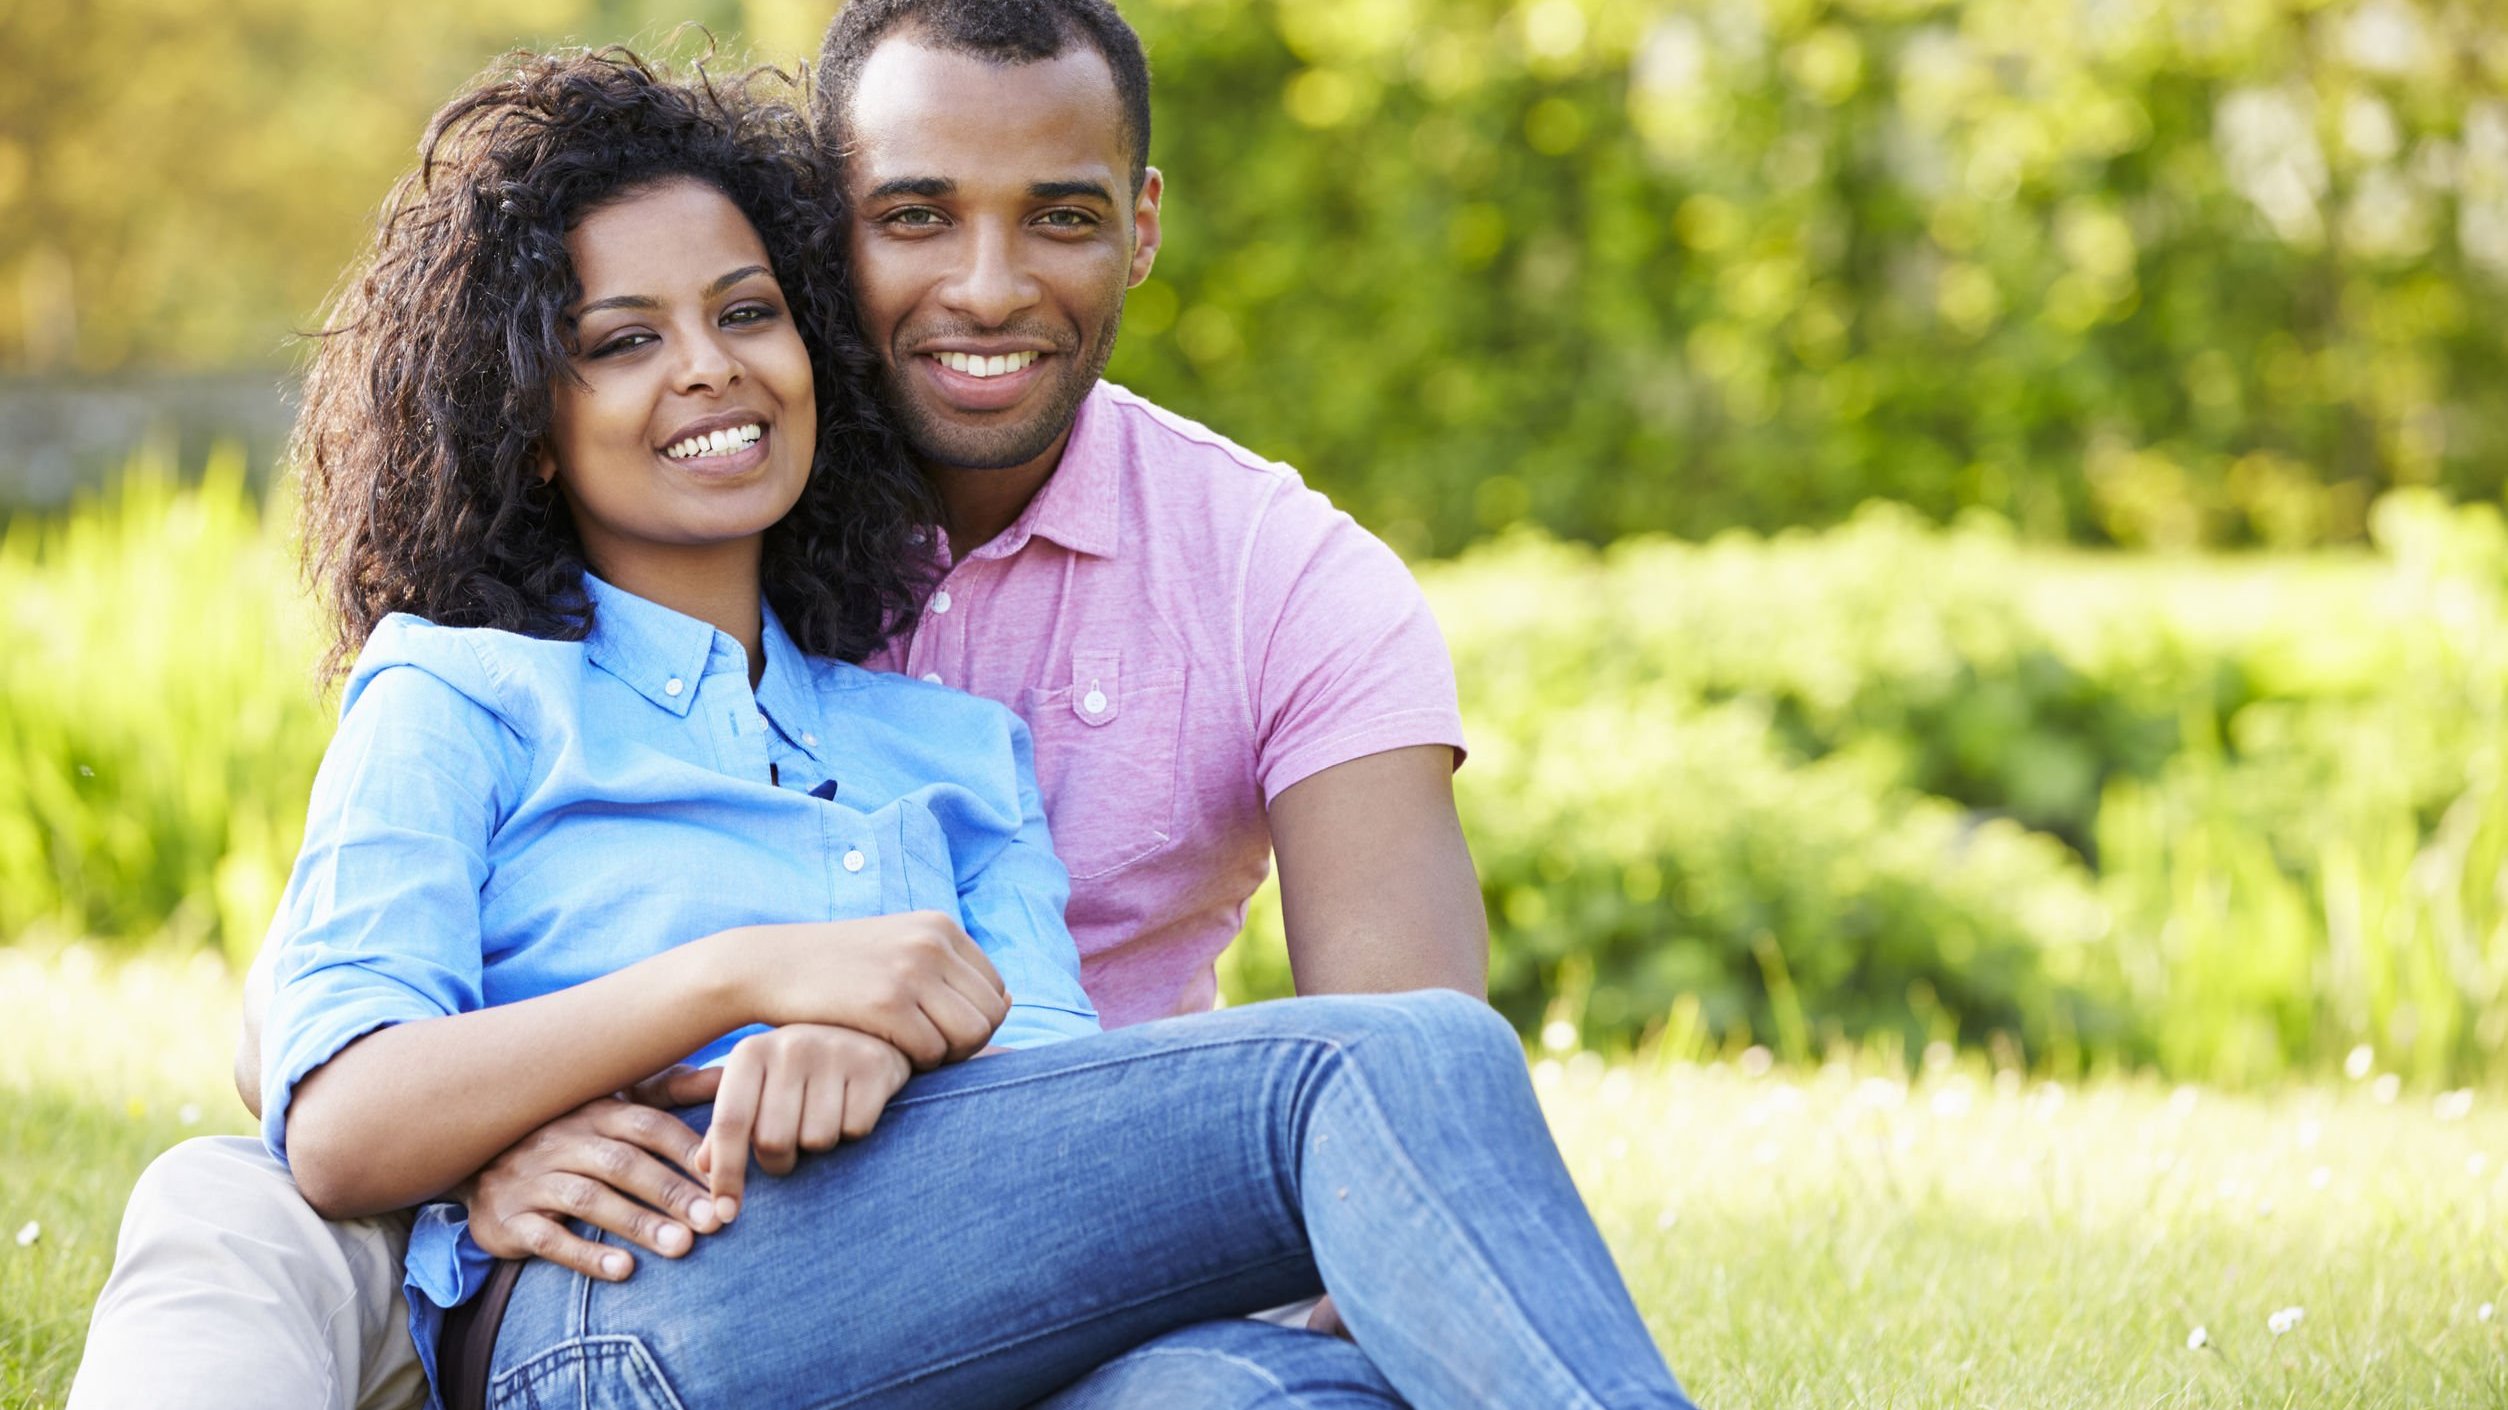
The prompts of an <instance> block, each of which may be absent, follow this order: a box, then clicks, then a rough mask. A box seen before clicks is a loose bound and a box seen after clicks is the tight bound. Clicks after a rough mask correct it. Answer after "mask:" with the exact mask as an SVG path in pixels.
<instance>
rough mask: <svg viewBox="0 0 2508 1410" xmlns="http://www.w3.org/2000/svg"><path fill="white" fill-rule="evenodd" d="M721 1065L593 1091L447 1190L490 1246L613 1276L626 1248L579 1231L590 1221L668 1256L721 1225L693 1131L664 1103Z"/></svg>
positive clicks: (624, 1268) (693, 1090) (626, 1260)
mask: <svg viewBox="0 0 2508 1410" xmlns="http://www.w3.org/2000/svg"><path fill="white" fill-rule="evenodd" d="M721 1078H722V1072H721V1071H720V1069H716V1068H707V1069H704V1070H702V1071H699V1070H695V1069H691V1068H685V1067H675V1068H672V1069H671V1070H670V1071H668V1072H665V1073H662V1074H661V1075H660V1076H658V1077H654V1078H651V1079H649V1080H648V1081H646V1082H643V1083H639V1084H638V1085H637V1087H636V1089H635V1091H634V1092H633V1093H632V1094H630V1095H629V1097H628V1098H625V1099H622V1098H620V1097H596V1098H594V1099H593V1100H591V1101H589V1102H586V1103H584V1104H583V1105H582V1106H579V1107H577V1108H575V1109H574V1110H573V1111H570V1112H568V1113H567V1114H566V1115H564V1116H561V1117H559V1118H558V1119H556V1120H555V1121H552V1122H550V1123H549V1124H548V1125H546V1126H543V1127H541V1128H540V1129H539V1130H537V1131H534V1132H532V1133H531V1134H530V1135H528V1136H525V1137H524V1138H523V1139H522V1140H520V1141H517V1142H516V1143H514V1145H513V1146H511V1147H510V1148H508V1149H507V1150H506V1151H505V1153H504V1154H502V1155H500V1156H498V1157H497V1158H496V1159H494V1160H492V1161H489V1162H488V1164H487V1166H486V1167H485V1168H484V1169H482V1170H481V1171H480V1172H479V1173H478V1174H477V1175H474V1176H472V1177H471V1178H470V1179H469V1180H468V1181H466V1182H464V1183H463V1184H462V1185H461V1186H460V1187H459V1188H458V1189H456V1190H455V1191H454V1195H455V1197H456V1198H458V1199H460V1200H461V1202H462V1203H463V1204H464V1205H466V1206H468V1208H469V1211H470V1236H471V1238H473V1239H474V1240H476V1241H477V1242H478V1244H479V1247H481V1248H483V1249H485V1250H487V1251H488V1253H489V1254H490V1256H492V1257H496V1258H534V1257H536V1258H545V1259H547V1260H548V1261H550V1262H551V1263H556V1264H561V1265H563V1266H565V1267H567V1268H571V1269H573V1270H575V1271H576V1272H578V1273H582V1274H584V1275H586V1276H587V1277H593V1278H599V1279H602V1280H603V1281H606V1282H616V1281H618V1280H619V1279H622V1278H624V1277H626V1276H627V1275H628V1273H629V1272H631V1271H633V1269H634V1268H635V1259H634V1257H633V1256H631V1255H630V1254H629V1253H628V1252H627V1251H626V1250H625V1249H621V1248H614V1247H610V1246H607V1245H604V1244H597V1243H594V1242H592V1241H591V1240H589V1239H584V1238H579V1237H577V1236H576V1235H575V1233H574V1232H573V1231H572V1230H570V1229H569V1228H567V1226H566V1221H567V1220H569V1219H581V1220H583V1221H584V1222H586V1223H588V1224H591V1225H592V1226H594V1227H595V1228H598V1229H602V1230H605V1231H607V1232H608V1233H611V1234H615V1235H617V1236H618V1237H619V1238H622V1239H626V1240H628V1241H630V1242H632V1243H636V1244H639V1245H642V1246H643V1247H645V1248H647V1249H650V1250H652V1251H653V1252H655V1253H658V1254H660V1255H661V1256H663V1257H664V1258H677V1257H679V1256H680V1255H681V1254H683V1253H686V1252H687V1251H688V1250H689V1249H690V1248H692V1247H694V1246H695V1243H696V1235H698V1234H710V1233H713V1232H714V1231H715V1230H716V1229H718V1228H721V1227H722V1225H721V1223H720V1222H719V1220H718V1219H717V1218H716V1216H715V1213H714V1202H713V1201H712V1200H711V1199H709V1198H707V1196H706V1192H705V1190H704V1189H703V1187H701V1186H699V1185H698V1184H697V1183H696V1182H695V1181H693V1180H691V1179H689V1178H688V1176H687V1175H686V1174H684V1173H682V1172H686V1171H693V1170H694V1169H695V1168H696V1161H697V1151H698V1148H699V1145H700V1141H701V1138H700V1137H699V1136H698V1135H697V1133H696V1132H694V1131H692V1130H690V1129H689V1128H688V1125H687V1123H685V1122H683V1121H681V1120H680V1119H679V1118H678V1117H676V1116H673V1115H671V1114H670V1112H669V1111H667V1110H663V1109H662V1108H667V1107H682V1106H693V1105H696V1104H697V1103H700V1102H704V1101H708V1100H710V1099H712V1097H713V1096H714V1091H715V1086H716V1084H717V1083H718V1082H719V1081H720V1080H721Z"/></svg>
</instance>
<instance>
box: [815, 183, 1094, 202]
mask: <svg viewBox="0 0 2508 1410" xmlns="http://www.w3.org/2000/svg"><path fill="white" fill-rule="evenodd" d="M957 194H958V183H957V182H955V181H952V180H950V179H949V178H948V177H946V176H900V177H896V178H894V179H892V180H888V181H883V182H881V183H880V184H879V185H877V186H874V187H872V188H871V190H870V194H868V195H866V196H864V197H863V198H862V199H863V200H865V201H884V200H887V199H888V198H889V197H891V196H921V197H923V198H924V199H925V200H938V199H940V198H941V197H943V196H955V195H957ZM1075 197H1090V198H1094V199H1096V200H1100V201H1103V202H1105V203H1106V204H1108V205H1110V206H1111V205H1113V204H1114V203H1115V196H1114V193H1113V192H1111V191H1109V190H1107V189H1106V186H1105V183H1103V182H1099V181H1037V182H1031V183H1030V184H1029V186H1028V198H1029V199H1030V200H1037V201H1068V200H1071V199H1073V198H1075Z"/></svg>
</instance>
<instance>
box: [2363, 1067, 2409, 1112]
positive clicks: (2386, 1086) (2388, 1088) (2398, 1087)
mask: <svg viewBox="0 0 2508 1410" xmlns="http://www.w3.org/2000/svg"><path fill="white" fill-rule="evenodd" d="M2369 1095H2370V1096H2372V1097H2375V1098H2376V1099H2377V1104H2378V1105H2379V1106H2393V1105H2394V1104H2395V1098H2397V1097H2399V1096H2402V1095H2403V1079H2402V1078H2401V1077H2398V1076H2396V1075H2395V1074H2394V1073H2391V1072H2382V1073H2379V1074H2378V1078H2377V1080H2376V1081H2374V1082H2372V1083H2370V1084H2369Z"/></svg>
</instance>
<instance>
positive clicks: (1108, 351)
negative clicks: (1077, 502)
mask: <svg viewBox="0 0 2508 1410" xmlns="http://www.w3.org/2000/svg"><path fill="white" fill-rule="evenodd" d="M1122 329H1123V301H1122V300H1121V299H1117V300H1116V301H1115V307H1114V309H1113V311H1112V312H1110V313H1108V314H1107V316H1106V324H1105V327H1104V329H1103V330H1102V332H1101V334H1100V336H1099V337H1098V338H1097V340H1096V344H1095V346H1094V348H1093V349H1092V351H1091V352H1090V354H1089V362H1088V365H1087V366H1086V367H1080V366H1079V365H1078V364H1077V363H1073V364H1072V371H1071V372H1070V373H1066V374H1065V375H1064V376H1063V377H1062V379H1061V380H1059V381H1058V382H1056V383H1055V385H1054V389H1053V397H1052V400H1050V401H1049V402H1047V403H1046V405H1045V408H1044V410H1042V411H1040V412H1038V413H1037V414H1036V415H1035V416H1034V417H1033V418H1031V419H1029V420H1027V421H1024V422H1021V423H1019V424H1017V425H1012V426H999V427H987V428H973V427H966V426H959V425H955V424H953V423H951V422H949V421H947V420H945V419H944V418H942V417H941V416H939V415H937V414H935V413H933V412H932V411H930V410H929V409H928V408H926V407H925V406H924V404H923V403H922V402H921V401H920V400H918V399H917V398H916V397H914V396H913V395H910V394H909V393H908V391H907V388H906V385H905V383H906V377H905V374H904V373H902V372H901V371H899V369H898V363H897V360H896V359H894V358H891V359H888V360H886V361H885V362H884V363H883V364H882V367H881V371H880V379H881V381H882V382H883V383H884V386H883V388H882V390H883V391H884V392H885V393H886V395H884V396H883V397H882V398H881V400H882V401H884V402H886V403H887V405H888V408H889V412H890V414H891V415H893V416H895V417H896V418H897V426H898V430H899V431H900V432H902V433H903V434H904V436H905V438H906V448H907V449H908V450H910V451H912V452H913V453H914V456H915V458H916V459H917V460H919V461H921V462H923V463H924V464H925V465H929V466H936V467H937V466H946V467H948V468H950V469H953V470H1012V469H1016V468H1018V467H1019V466H1022V465H1025V464H1027V463H1028V462H1030V461H1032V460H1034V459H1036V458H1037V457H1038V456H1040V455H1043V454H1044V453H1045V452H1047V451H1049V450H1052V449H1053V448H1054V442H1056V441H1058V440H1060V439H1062V436H1063V434H1064V433H1065V432H1067V431H1069V430H1070V429H1071V424H1072V423H1073V422H1074V421H1076V420H1078V419H1079V416H1080V403H1081V402H1083V401H1086V400H1088V395H1089V393H1090V392H1091V391H1092V390H1094V389H1095V388H1096V386H1097V379H1098V378H1099V377H1100V376H1102V375H1103V374H1104V373H1105V371H1106V362H1107V359H1109V358H1111V357H1113V356H1114V353H1115V336H1116V334H1118V333H1119V332H1121V331H1122Z"/></svg>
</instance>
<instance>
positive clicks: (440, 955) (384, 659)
mask: <svg viewBox="0 0 2508 1410" xmlns="http://www.w3.org/2000/svg"><path fill="white" fill-rule="evenodd" d="M491 690H492V687H491V685H490V684H489V682H488V679H487V675H486V668H485V666H484V665H483V664H482V662H481V660H480V658H479V655H478V652H477V650H476V648H475V647H473V646H472V645H471V644H470V643H468V642H466V641H464V640H462V638H461V636H460V634H458V633H451V632H447V631H445V629H442V628H434V627H426V626H423V625H419V626H417V627H416V628H415V629H414V632H413V631H412V630H404V629H402V628H401V626H400V624H399V623H398V622H397V621H396V620H394V621H387V622H386V623H385V624H384V625H383V626H382V627H381V628H378V630H377V632H376V635H375V638H374V640H373V641H371V642H370V643H369V644H368V647H367V650H366V652H365V653H364V654H363V655H361V656H360V658H359V661H358V665H357V668H356V670H355V671H354V672H353V673H352V674H351V676H350V680H349V685H348V689H347V693H346V696H345V698H344V700H343V703H342V706H341V715H340V725H339V730H338V732H337V733H336V734H335V735H334V736H333V737H332V740H331V747H330V749H329V750H328V751H327V752H326V753H325V754H324V755H323V759H322V767H321V769H320V771H319V772H318V773H317V774H316V775H315V778H314V787H313V797H312V800H311V802H310V803H309V805H308V807H307V810H306V817H305V840H304V845H303V847H302V849H301V850H300V851H299V852H298V853H297V856H296V866H295V869H294V871H293V872H292V873H291V874H290V875H289V877H288V883H287V890H286V893H285V894H284V895H283V896H282V898H281V900H280V903H279V917H278V920H277V921H276V922H275V923H274V924H273V926H272V933H271V937H270V941H269V943H270V945H272V946H274V947H275V949H274V951H273V953H272V955H271V973H272V983H273V988H272V992H271V997H270V1009H269V1014H268V1017H267V1019H266V1021H265V1027H264V1030H263V1041H262V1071H261V1110H262V1140H263V1142H264V1144H266V1145H267V1146H268V1147H269V1149H270V1152H271V1154H272V1155H274V1156H276V1157H277V1158H278V1159H279V1160H280V1161H281V1162H282V1163H284V1162H285V1161H286V1159H287V1116H288V1106H289V1100H290V1098H291V1097H292V1096H293V1095H294V1093H295V1090H296V1085H297V1084H298V1083H299V1082H302V1081H303V1080H304V1079H305V1077H306V1076H307V1075H308V1074H310V1073H311V1072H313V1071H314V1070H315V1069H316V1068H318V1067H320V1066H322V1065H323V1064H324V1063H326V1062H328V1061H330V1060H331V1058H332V1057H333V1056H335V1055H336V1054H338V1052H339V1051H340V1050H341V1049H342V1048H345V1047H347V1046H348V1045H349V1044H350V1043H352V1042H354V1041H356V1040H357V1039H359V1038H361V1037H363V1036H365V1035H366V1034H368V1033H371V1032H373V1031H375V1030H376V1029H379V1028H383V1027H387V1026H389V1025H391V1024H395V1023H405V1022H408V1021H410V1020H412V1019H424V1018H439V1017H443V1016H445V1015H448V1014H455V1013H461V1012H465V1011H468V1010H471V1009H476V1008H479V1007H480V1006H481V1002H482V1000H481V974H482V958H481V931H480V920H479V891H480V888H481V887H482V886H483V885H485V884H486V882H487V879H488V846H489V840H490V838H491V837H492V836H493V835H494V833H495V829H496V825H497V821H498V798H499V796H500V794H501V793H502V792H503V791H504V788H505V786H506V783H507V780H508V779H509V778H517V777H519V775H518V774H517V773H515V772H513V770H515V769H516V767H517V764H518V761H519V759H520V758H521V754H522V751H521V748H520V744H519V741H518V740H517V739H516V737H515V736H514V735H513V733H512V732H511V731H510V730H509V729H508V728H507V727H506V726H505V725H504V724H503V723H502V721H501V720H500V718H499V717H498V716H497V714H496V713H495V712H493V711H491V710H490V709H489V708H487V706H485V705H484V704H482V703H481V699H480V697H481V696H482V695H484V694H487V693H489V692H490V691H491Z"/></svg>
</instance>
